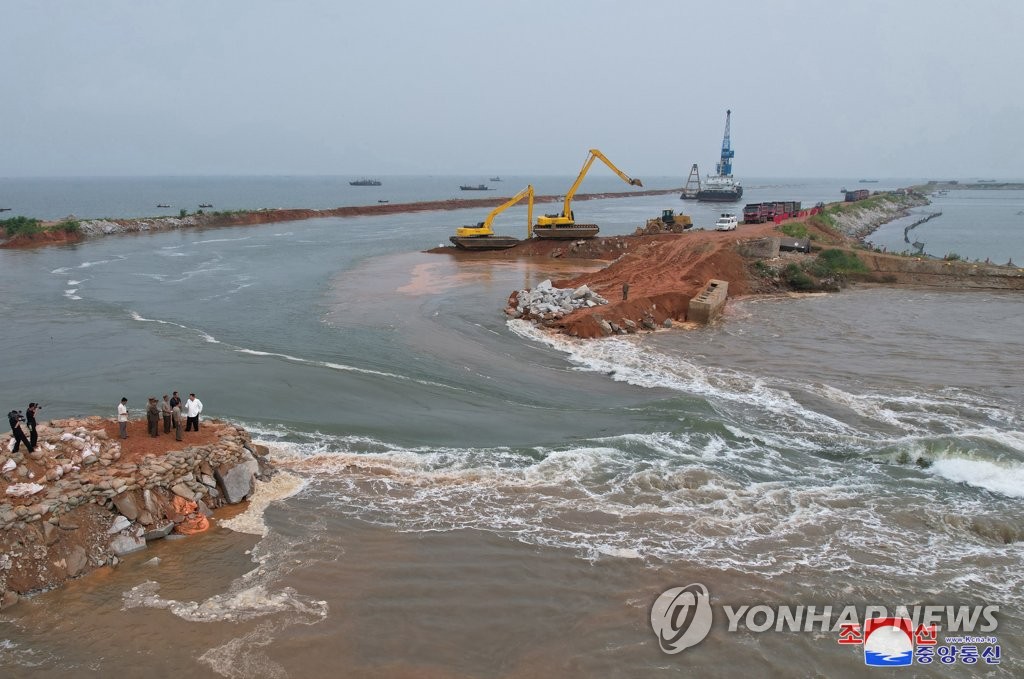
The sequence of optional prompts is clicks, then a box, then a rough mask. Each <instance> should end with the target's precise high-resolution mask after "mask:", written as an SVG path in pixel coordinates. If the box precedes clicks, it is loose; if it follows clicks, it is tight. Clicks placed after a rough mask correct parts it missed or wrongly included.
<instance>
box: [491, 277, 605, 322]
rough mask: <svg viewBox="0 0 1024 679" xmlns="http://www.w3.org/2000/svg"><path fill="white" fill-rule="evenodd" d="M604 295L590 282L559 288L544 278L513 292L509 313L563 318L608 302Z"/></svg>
mask: <svg viewBox="0 0 1024 679" xmlns="http://www.w3.org/2000/svg"><path fill="white" fill-rule="evenodd" d="M607 303H608V300H606V299H605V298H604V297H602V296H601V295H599V294H597V293H596V292H594V291H593V290H591V289H590V288H588V287H587V286H586V285H581V286H580V287H578V288H575V289H573V288H556V287H554V286H553V285H551V281H549V280H544V281H541V282H540V283H538V284H537V287H535V288H534V289H533V290H519V291H518V292H514V293H512V296H511V297H510V298H509V306H508V308H507V309H505V313H506V314H508V315H509V316H511V317H512V318H535V319H538V320H542V321H550V320H554V319H557V318H562V317H563V316H565V315H566V314H570V313H572V312H573V311H575V310H576V309H583V308H586V307H595V306H598V305H601V304H607Z"/></svg>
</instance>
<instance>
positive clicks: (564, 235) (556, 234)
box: [533, 224, 600, 240]
mask: <svg viewBox="0 0 1024 679" xmlns="http://www.w3.org/2000/svg"><path fill="white" fill-rule="evenodd" d="M598 231H600V229H599V228H598V226H597V224H573V225H572V226H535V227H533V235H534V237H535V238H547V239H557V240H574V239H577V238H593V237H594V236H596V235H597V232H598Z"/></svg>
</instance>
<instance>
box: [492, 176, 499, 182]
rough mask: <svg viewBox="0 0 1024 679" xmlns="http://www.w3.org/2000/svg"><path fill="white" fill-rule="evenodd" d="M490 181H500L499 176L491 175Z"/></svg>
mask: <svg viewBox="0 0 1024 679" xmlns="http://www.w3.org/2000/svg"><path fill="white" fill-rule="evenodd" d="M491 181H492V182H500V181H501V177H491Z"/></svg>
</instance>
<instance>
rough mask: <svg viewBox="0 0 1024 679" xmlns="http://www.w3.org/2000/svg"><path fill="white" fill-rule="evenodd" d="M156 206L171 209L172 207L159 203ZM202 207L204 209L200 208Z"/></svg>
mask: <svg viewBox="0 0 1024 679" xmlns="http://www.w3.org/2000/svg"><path fill="white" fill-rule="evenodd" d="M156 206H157V207H170V205H168V204H167V203H157V204H156ZM200 207H202V206H200Z"/></svg>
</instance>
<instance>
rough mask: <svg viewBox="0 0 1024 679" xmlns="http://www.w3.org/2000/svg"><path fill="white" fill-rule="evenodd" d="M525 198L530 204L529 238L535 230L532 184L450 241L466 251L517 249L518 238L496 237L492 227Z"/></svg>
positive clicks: (527, 228) (527, 216)
mask: <svg viewBox="0 0 1024 679" xmlns="http://www.w3.org/2000/svg"><path fill="white" fill-rule="evenodd" d="M523 198H527V199H528V202H527V203H526V237H527V238H529V237H530V236H531V235H532V230H533V185H532V184H530V185H528V186H527V187H526V188H525V189H523V190H522V191H520V192H519V193H517V194H516V195H514V196H512V197H511V198H509V199H508V200H507V201H505V202H504V203H502V204H501V205H499V206H498V207H496V208H494V209H493V210H491V213H490V214H489V215H487V219H485V220H484V221H482V222H480V223H478V224H477V225H476V226H462V227H459V228H458V229H456V230H455V235H454V236H451V237H450V238H449V240H450V241H451V242H452V243H454V244H455V245H456V246H457V247H460V248H465V249H466V250H503V249H505V248H511V247H515V245H516V244H517V243H519V239H518V238H513V237H512V236H496V235H494V229H493V228H491V225H492V224H493V223H494V218H495V217H497V216H498V215H500V214H501V213H502V212H504V211H505V210H507V209H508V208H510V207H512V206H513V205H515V204H516V203H518V202H519V201H521V200H522V199H523Z"/></svg>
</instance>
